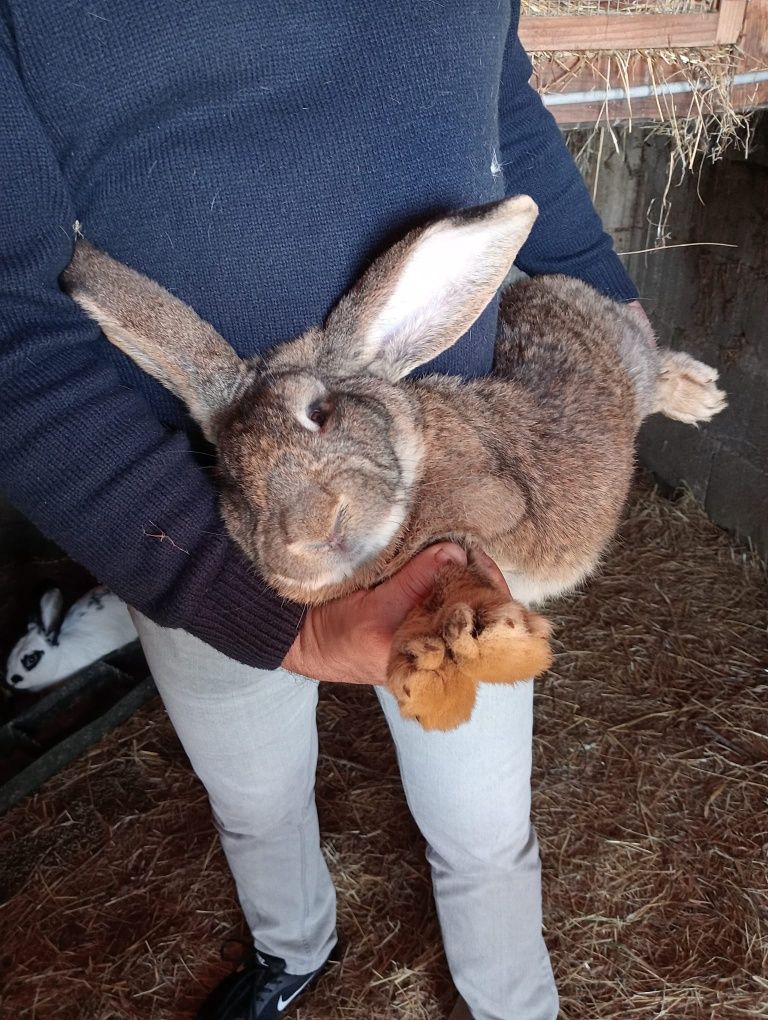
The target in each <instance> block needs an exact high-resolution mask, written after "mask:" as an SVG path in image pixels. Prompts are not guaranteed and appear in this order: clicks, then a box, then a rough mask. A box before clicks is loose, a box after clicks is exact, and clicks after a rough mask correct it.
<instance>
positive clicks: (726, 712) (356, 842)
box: [0, 480, 768, 1020]
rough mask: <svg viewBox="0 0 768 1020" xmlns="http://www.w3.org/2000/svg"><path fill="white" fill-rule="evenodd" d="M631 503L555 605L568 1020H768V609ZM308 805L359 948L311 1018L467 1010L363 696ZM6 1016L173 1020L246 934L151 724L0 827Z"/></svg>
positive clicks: (687, 513) (544, 769)
mask: <svg viewBox="0 0 768 1020" xmlns="http://www.w3.org/2000/svg"><path fill="white" fill-rule="evenodd" d="M765 580H766V578H765V572H764V569H763V568H762V567H761V566H760V564H759V563H758V562H757V561H756V560H755V559H754V558H752V557H750V555H749V554H748V553H747V552H746V551H745V550H744V549H743V548H740V547H738V546H736V545H734V544H733V543H732V542H731V541H730V540H729V539H728V538H727V537H726V536H725V535H723V534H722V533H721V532H719V531H718V530H717V529H716V528H715V527H714V526H712V525H711V524H710V523H709V522H708V521H707V520H706V518H705V517H704V516H703V514H702V513H701V512H700V511H699V510H698V509H697V508H696V506H695V505H694V504H693V503H692V502H691V501H690V500H688V499H682V500H677V501H672V502H670V501H668V500H666V499H662V498H660V497H659V496H658V495H657V494H656V493H655V492H653V491H652V490H651V488H650V486H649V485H648V483H647V481H645V480H641V482H640V484H639V485H638V487H637V489H636V491H635V495H634V497H633V500H632V504H631V506H630V508H629V513H628V516H627V521H626V523H625V525H624V527H623V530H622V533H621V536H620V540H619V541H618V542H617V543H616V545H615V547H614V550H613V552H612V554H611V556H610V557H609V559H608V561H607V563H606V565H605V569H604V570H603V571H602V573H601V575H600V577H599V578H597V579H596V580H594V581H593V582H592V583H591V584H590V585H589V587H588V589H587V590H586V591H585V592H583V593H580V594H577V595H575V596H573V597H571V598H569V599H567V600H564V601H562V602H561V603H559V604H558V605H556V606H554V607H553V611H552V612H551V613H550V615H551V616H553V618H554V619H555V620H556V623H557V636H558V639H559V647H560V654H559V655H558V658H557V662H556V666H555V668H554V669H553V670H552V671H551V672H550V673H549V674H548V675H547V676H546V677H545V678H543V679H542V680H541V681H539V682H538V683H537V696H538V709H537V711H538V715H537V730H536V770H535V776H534V789H535V800H534V815H535V819H536V824H537V828H538V832H539V838H540V842H541V847H542V856H543V860H544V881H545V899H546V904H545V911H546V936H547V941H548V943H549V946H550V949H551V951H552V957H553V962H554V967H555V972H556V975H557V980H558V984H559V987H560V992H561V998H562V1012H563V1017H565V1018H566V1020H634V1018H640V1020H645V1018H648V1020H651V1018H660V1017H667V1018H671V1020H688V1018H691V1020H694V1018H695V1020H715V1018H717V1020H736V1018H740V1017H762V1016H765V1017H768V968H767V967H766V956H767V955H768V942H767V940H766V923H767V921H766V918H767V916H768V915H767V914H766V907H767V906H768V903H767V902H766V886H767V883H766V878H767V877H768V875H767V871H766V848H767V846H768V811H767V810H766V796H767V795H768V777H767V773H768V718H767V716H768V713H767V711H766V702H767V701H768V698H767V695H768V671H767V668H766V667H768V651H767V643H766V627H767V626H768V591H767V590H766V584H765ZM320 730H321V746H322V752H323V753H322V759H321V765H320V773H319V777H318V802H319V805H320V811H321V822H322V825H323V831H324V841H325V850H326V853H327V855H328V858H329V861H330V864H331V867H332V870H333V873H334V875H335V879H336V883H337V887H338V891H339V906H340V925H341V930H342V933H343V937H344V939H345V941H346V943H347V950H346V955H345V957H344V960H343V962H342V963H341V964H340V965H339V967H338V968H337V969H336V970H335V973H334V975H333V977H332V978H330V977H329V978H326V979H324V981H323V983H322V984H321V985H320V986H319V987H318V988H317V990H316V992H315V993H313V994H312V996H311V998H310V999H307V1000H305V1001H306V1005H305V1006H302V1008H301V1009H300V1010H298V1011H297V1013H296V1014H295V1015H296V1017H297V1020H309V1018H310V1017H311V1018H312V1020H385V1018H387V1020H389V1018H393V1020H397V1018H406V1017H407V1018H413V1020H438V1018H441V1017H444V1016H445V1015H446V1012H447V1008H448V1006H449V1004H450V1003H451V1001H452V991H451V985H450V981H449V978H448V974H447V970H446V966H445V961H444V959H443V955H442V950H441V947H440V942H439V937H438V929H437V923H436V919H435V915H434V910H433V907H432V903H431V898H430V887H429V877H428V873H427V870H426V867H425V864H424V860H423V846H422V844H421V841H420V837H419V836H418V833H417V832H416V831H415V829H414V826H413V823H412V822H411V820H410V817H409V815H408V812H407V809H406V807H405V804H404V802H403V798H402V794H401V790H400V786H399V783H398V778H397V771H396V766H395V760H394V756H393V754H392V750H391V747H390V744H389V740H388V736H387V732H386V729H385V726H384V723H383V719H382V718H381V716H380V714H379V712H378V710H377V707H376V702H375V699H374V698H373V695H372V693H371V692H370V691H368V690H366V689H359V688H342V687H339V688H335V687H328V688H326V689H325V691H324V697H323V699H322V704H321V710H320ZM0 884H1V885H2V888H1V889H0V902H2V903H3V904H4V905H3V906H2V907H0V946H1V947H2V948H1V949H0V957H1V958H2V965H1V967H2V975H0V988H2V992H0V1013H1V1014H2V1016H3V1017H9V1018H10V1017H13V1018H15V1020H32V1018H35V1020H117V1018H120V1020H122V1018H126V1020H128V1018H130V1020H134V1018H135V1020H138V1018H142V1020H181V1018H186V1017H189V1016H190V1015H191V1012H192V1010H193V1009H194V1006H195V1005H196V1004H197V1003H198V1002H199V1001H200V1000H201V998H202V997H203V996H204V993H205V991H206V989H208V988H209V987H210V986H211V985H212V984H213V983H214V982H215V981H216V979H217V978H218V977H220V976H221V975H223V974H224V973H226V972H227V971H228V969H229V968H230V963H228V962H227V960H230V959H232V958H234V957H236V956H237V954H238V952H239V946H240V942H239V940H242V939H243V937H244V933H243V929H242V926H241V923H240V919H239V915H238V910H237V907H236V905H235V901H234V896H233V889H232V885H231V882H230V879H229V877H228V874H227V871H226V868H225V866H224V862H223V859H222V856H221V854H220V852H219V850H218V847H217V842H216V838H215V834H214V831H213V827H212V825H211V823H210V820H209V817H208V812H207V808H206V800H205V795H204V793H203V792H202V789H201V788H200V786H199V785H198V783H197V781H196V780H195V778H194V777H193V775H192V774H191V772H190V771H189V768H188V766H187V763H186V761H185V758H184V755H183V753H182V752H181V750H180V748H179V745H178V743H177V741H176V739H175V737H174V736H173V733H172V731H171V729H170V727H169V724H168V723H167V721H166V719H165V717H164V715H163V712H162V710H161V708H160V706H159V704H158V703H157V702H155V703H153V704H152V705H150V706H149V707H148V708H146V709H144V710H142V711H141V712H139V714H138V715H136V716H135V717H134V718H133V719H131V720H130V721H129V722H128V723H127V724H125V725H124V726H122V727H121V728H120V729H119V730H117V731H116V732H114V733H113V734H112V735H111V736H110V737H109V738H108V739H106V740H104V741H103V742H102V743H101V744H100V745H99V746H98V747H96V748H94V749H93V750H92V751H91V753H90V754H88V755H87V756H86V757H84V758H82V759H81V760H79V761H78V762H75V763H74V764H73V765H71V766H70V767H68V768H67V769H65V770H64V771H63V772H62V773H60V774H59V775H58V776H57V777H56V778H55V779H54V780H52V781H51V782H49V783H48V784H47V785H46V786H45V787H44V788H43V790H42V791H41V792H40V793H39V794H38V795H37V796H35V797H33V798H30V799H28V800H27V801H25V802H23V803H22V804H20V805H18V806H17V807H16V808H15V809H14V810H13V811H11V812H10V813H9V814H8V815H6V816H5V817H4V818H2V819H0Z"/></svg>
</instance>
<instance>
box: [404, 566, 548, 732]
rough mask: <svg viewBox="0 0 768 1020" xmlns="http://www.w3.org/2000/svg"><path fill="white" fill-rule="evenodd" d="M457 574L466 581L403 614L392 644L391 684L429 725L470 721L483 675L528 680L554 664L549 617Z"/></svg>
mask: <svg viewBox="0 0 768 1020" xmlns="http://www.w3.org/2000/svg"><path fill="white" fill-rule="evenodd" d="M453 574H454V577H453V578H452V579H453V580H454V581H457V582H458V581H459V580H460V582H461V583H448V584H444V585H441V586H438V585H436V591H435V593H434V594H433V596H432V597H431V598H430V599H428V600H427V602H425V603H424V604H423V605H421V606H417V607H416V608H415V609H414V610H413V611H412V612H411V613H410V614H409V615H408V617H407V618H406V619H405V620H404V622H403V624H402V625H401V627H400V629H399V630H398V631H397V633H396V635H395V639H394V641H393V645H392V657H391V659H390V663H389V682H388V686H389V689H390V690H391V691H392V693H393V694H394V696H395V697H396V698H397V701H398V704H399V706H400V712H401V713H402V715H403V716H404V717H405V718H406V719H416V720H417V721H418V722H419V723H421V725H422V726H423V727H424V729H427V730H450V729H454V728H455V727H456V726H459V725H460V724H461V723H463V722H466V721H467V720H468V719H469V717H470V715H471V714H472V709H473V707H474V704H475V697H476V693H477V684H478V682H480V681H484V682H486V683H515V682H516V681H519V680H527V679H528V678H530V677H532V676H536V675H537V674H539V673H542V672H543V671H544V670H545V669H548V667H549V666H550V665H551V663H552V652H551V650H550V647H549V636H550V625H549V623H548V622H547V621H546V620H545V619H544V618H543V617H541V616H539V615H538V614H537V613H533V612H531V611H530V610H528V609H526V608H525V607H524V606H522V605H521V604H520V603H518V602H515V601H513V600H510V599H509V597H508V596H507V598H506V599H505V598H504V597H503V595H502V594H501V593H500V592H499V591H498V590H497V589H495V588H491V587H489V586H487V585H486V584H483V583H478V582H477V579H476V578H472V576H471V575H470V577H469V578H468V577H467V572H466V571H464V576H463V577H462V578H461V579H459V578H458V576H457V575H456V572H455V571H454V572H453ZM468 582H469V583H468ZM451 589H453V591H451ZM451 595H453V596H455V597H456V598H457V599H458V601H453V600H452V599H451Z"/></svg>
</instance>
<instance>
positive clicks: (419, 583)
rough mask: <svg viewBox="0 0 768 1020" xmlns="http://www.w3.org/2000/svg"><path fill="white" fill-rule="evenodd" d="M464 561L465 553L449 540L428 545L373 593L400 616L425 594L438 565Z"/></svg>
mask: <svg viewBox="0 0 768 1020" xmlns="http://www.w3.org/2000/svg"><path fill="white" fill-rule="evenodd" d="M466 562H467V554H466V553H465V552H464V550H463V549H462V548H461V546H459V545H454V544H453V543H452V542H441V543H440V544H439V545H431V546H430V547H429V548H428V549H424V551H423V552H420V553H419V554H418V556H414V558H413V559H412V560H411V561H410V563H407V564H406V565H405V566H404V567H403V568H402V570H398V572H397V573H396V574H394V575H393V576H392V577H390V578H389V580H388V581H385V582H384V584H382V585H380V586H379V587H378V588H377V589H376V594H377V595H379V596H380V597H381V598H382V600H383V601H384V604H385V605H386V608H387V609H390V610H392V611H393V612H394V613H396V614H397V615H399V616H401V617H402V616H404V615H405V614H406V613H407V612H408V610H409V609H411V607H412V606H415V605H416V604H417V603H419V602H421V601H423V600H424V599H425V598H426V597H427V595H429V593H430V592H431V591H432V585H433V583H434V577H435V574H436V573H437V571H438V570H439V569H440V567H442V566H445V564H446V563H461V564H462V565H463V564H466ZM398 611H399V612H398Z"/></svg>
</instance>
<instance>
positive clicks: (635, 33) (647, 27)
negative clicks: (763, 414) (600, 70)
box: [519, 0, 745, 52]
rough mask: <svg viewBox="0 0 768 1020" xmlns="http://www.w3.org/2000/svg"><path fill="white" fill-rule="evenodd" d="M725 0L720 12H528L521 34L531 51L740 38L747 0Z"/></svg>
mask: <svg viewBox="0 0 768 1020" xmlns="http://www.w3.org/2000/svg"><path fill="white" fill-rule="evenodd" d="M721 2H722V4H723V7H722V8H721V9H720V11H718V12H716V13H714V14H584V15H564V16H562V17H552V18H548V17H537V16H536V15H525V16H523V17H522V18H521V19H520V30H519V36H520V41H521V42H522V44H523V47H524V49H526V50H528V51H529V52H532V51H541V50H561V51H566V52H570V51H578V50H647V49H677V48H684V47H686V46H716V45H723V44H727V43H735V42H736V40H737V39H738V37H739V32H740V30H741V22H742V20H743V16H744V7H745V0H721ZM740 14H741V18H740V17H739V15H740Z"/></svg>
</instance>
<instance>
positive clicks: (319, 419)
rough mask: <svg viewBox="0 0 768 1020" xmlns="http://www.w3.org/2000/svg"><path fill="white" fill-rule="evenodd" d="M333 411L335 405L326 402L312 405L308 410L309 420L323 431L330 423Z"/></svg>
mask: <svg viewBox="0 0 768 1020" xmlns="http://www.w3.org/2000/svg"><path fill="white" fill-rule="evenodd" d="M332 410H333V405H332V404H330V403H329V402H328V401H327V400H324V401H323V402H322V403H319V404H312V406H311V407H309V408H307V418H309V420H310V421H311V422H312V424H313V425H317V427H318V428H319V429H321V428H323V427H324V426H325V425H326V424H327V423H328V419H329V418H330V417H331V411H332Z"/></svg>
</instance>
